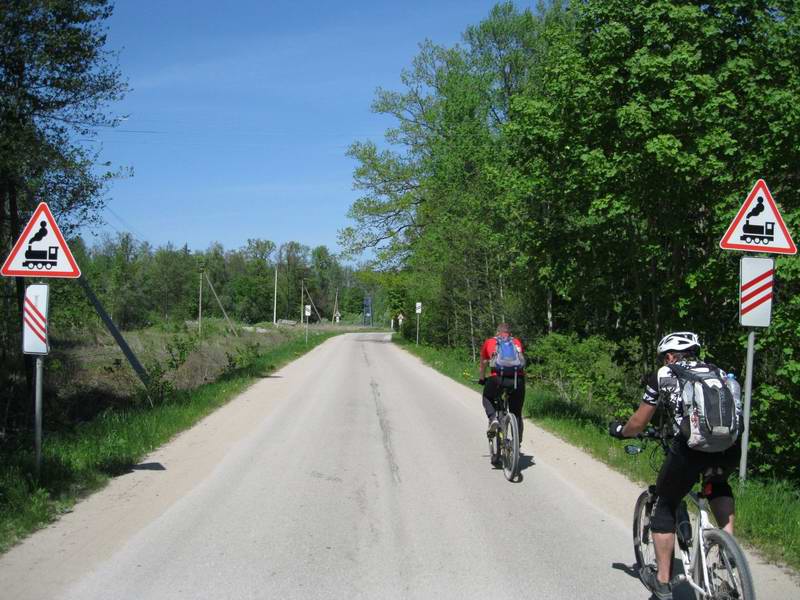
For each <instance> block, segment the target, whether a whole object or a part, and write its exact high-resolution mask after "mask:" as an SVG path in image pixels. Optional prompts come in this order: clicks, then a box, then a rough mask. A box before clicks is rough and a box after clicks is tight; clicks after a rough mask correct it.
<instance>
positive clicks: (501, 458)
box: [487, 388, 519, 481]
mask: <svg viewBox="0 0 800 600" xmlns="http://www.w3.org/2000/svg"><path fill="white" fill-rule="evenodd" d="M496 404H498V405H499V407H498V408H497V421H498V422H499V423H500V429H499V430H498V431H497V432H496V433H495V432H488V433H487V436H488V438H489V460H490V461H491V463H492V465H494V466H498V465H502V467H503V474H504V475H505V476H506V479H508V480H509V481H514V479H515V478H516V477H517V475H518V473H519V423H517V417H516V416H515V415H514V413H512V412H511V411H510V410H509V408H508V388H501V390H500V396H499V397H498V399H497V402H496Z"/></svg>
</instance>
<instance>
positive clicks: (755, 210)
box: [719, 179, 797, 254]
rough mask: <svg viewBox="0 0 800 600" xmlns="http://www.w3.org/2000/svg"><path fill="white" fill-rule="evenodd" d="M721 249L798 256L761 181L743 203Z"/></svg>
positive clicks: (765, 186)
mask: <svg viewBox="0 0 800 600" xmlns="http://www.w3.org/2000/svg"><path fill="white" fill-rule="evenodd" d="M719 247H720V248H722V249H724V250H744V251H746V252H770V253H774V254H797V246H795V245H794V242H793V241H792V236H790V235H789V230H788V229H786V224H785V223H784V222H783V217H781V213H780V211H779V210H778V207H777V205H776V204H775V200H773V199H772V194H770V193H769V188H768V187H767V183H766V182H765V181H764V180H763V179H759V180H758V181H757V182H756V184H755V186H754V187H753V190H752V191H751V192H750V194H749V195H748V196H747V200H745V201H744V204H742V208H740V209H739V212H738V213H737V214H736V217H735V218H734V219H733V222H732V223H731V225H730V227H728V231H726V232H725V235H724V236H722V240H720V242H719Z"/></svg>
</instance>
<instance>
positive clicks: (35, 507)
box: [0, 332, 337, 552]
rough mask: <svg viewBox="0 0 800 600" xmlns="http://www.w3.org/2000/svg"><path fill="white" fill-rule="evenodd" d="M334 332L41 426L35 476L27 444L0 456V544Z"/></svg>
mask: <svg viewBox="0 0 800 600" xmlns="http://www.w3.org/2000/svg"><path fill="white" fill-rule="evenodd" d="M334 335H337V333H334V332H314V333H312V334H310V335H309V338H308V344H306V343H305V338H304V336H303V335H298V336H297V337H295V338H293V339H290V340H289V341H285V342H282V343H280V344H278V345H276V346H273V347H272V348H269V349H267V350H266V351H264V352H262V353H259V354H258V355H257V356H255V357H254V358H253V360H251V361H250V362H249V363H248V364H246V365H244V366H242V367H241V368H238V369H235V370H229V371H227V372H226V373H225V374H224V375H223V376H222V377H220V378H219V379H218V380H217V381H215V382H213V383H209V384H206V385H203V386H201V387H199V388H196V389H194V390H187V391H178V392H175V393H174V394H172V395H171V397H170V398H169V399H168V400H165V401H164V402H162V403H159V404H157V405H156V406H155V407H153V408H149V407H142V408H135V409H127V410H106V411H105V412H103V413H102V414H100V415H99V416H98V417H97V418H95V419H93V420H91V421H89V422H87V423H83V424H81V425H79V426H78V427H77V428H76V429H74V430H73V431H70V432H68V433H67V432H63V433H53V434H49V433H47V432H45V435H44V443H43V449H42V473H41V478H40V480H39V481H38V482H37V481H36V479H35V477H34V476H33V473H34V461H35V457H34V453H33V451H32V449H25V450H18V451H16V452H13V453H7V454H6V455H4V456H0V458H1V459H2V463H0V552H4V551H6V550H8V549H9V548H10V547H11V546H12V545H13V544H14V543H16V542H17V541H18V540H20V539H21V538H23V537H24V536H25V535H27V534H29V533H31V532H32V531H35V530H36V529H39V528H40V527H42V526H43V525H45V524H47V523H49V522H51V521H53V520H54V519H55V518H57V516H58V515H59V514H60V513H63V512H65V511H67V510H69V509H70V507H72V506H73V505H74V504H75V502H76V501H77V500H78V499H80V498H81V497H83V496H85V495H86V494H88V493H90V492H92V491H94V490H97V489H99V488H100V487H102V486H103V485H104V484H105V483H106V482H107V481H108V479H109V478H110V477H112V476H114V475H118V474H121V473H124V472H126V471H127V470H128V469H129V468H130V467H132V466H133V465H135V464H137V463H138V462H139V461H140V460H141V459H142V457H144V456H145V455H146V454H147V453H149V452H151V451H153V450H154V449H156V448H158V447H159V446H161V445H162V444H164V443H165V442H167V441H169V440H170V439H171V438H172V437H173V436H175V435H176V434H178V433H180V432H181V431H183V430H185V429H187V428H189V427H191V426H192V425H194V424H195V423H197V422H198V421H199V420H200V419H202V418H203V417H205V416H206V415H208V414H209V413H211V412H212V411H213V410H214V409H216V408H218V407H220V406H222V405H223V404H225V403H226V402H228V401H229V400H231V399H232V398H234V397H235V396H237V395H238V394H240V393H241V392H242V391H244V389H245V388H247V387H248V386H249V385H251V384H252V383H253V381H254V380H255V379H256V378H257V377H263V376H264V375H268V374H269V373H272V372H274V371H275V370H277V369H279V368H280V367H282V366H283V365H285V364H287V363H289V362H291V361H292V360H294V359H296V358H298V357H299V356H302V355H303V354H305V353H306V352H308V351H309V350H311V349H313V348H314V347H315V346H317V345H319V344H321V343H322V342H324V341H325V340H327V339H328V338H330V337H333V336H334Z"/></svg>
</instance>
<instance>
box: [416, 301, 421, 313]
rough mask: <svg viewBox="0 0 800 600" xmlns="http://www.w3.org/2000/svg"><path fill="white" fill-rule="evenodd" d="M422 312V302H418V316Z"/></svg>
mask: <svg viewBox="0 0 800 600" xmlns="http://www.w3.org/2000/svg"><path fill="white" fill-rule="evenodd" d="M421 312H422V302H417V314H420V313H421Z"/></svg>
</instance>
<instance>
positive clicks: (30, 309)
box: [22, 283, 50, 354]
mask: <svg viewBox="0 0 800 600" xmlns="http://www.w3.org/2000/svg"><path fill="white" fill-rule="evenodd" d="M49 289H50V288H49V286H48V285H47V284H45V283H37V284H34V285H29V286H28V287H27V289H26V290H25V303H24V305H23V307H22V351H23V352H24V353H25V354H49V352H50V343H49V337H48V335H47V330H48V323H47V308H48V304H49V302H48V300H49V298H48V296H49Z"/></svg>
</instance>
